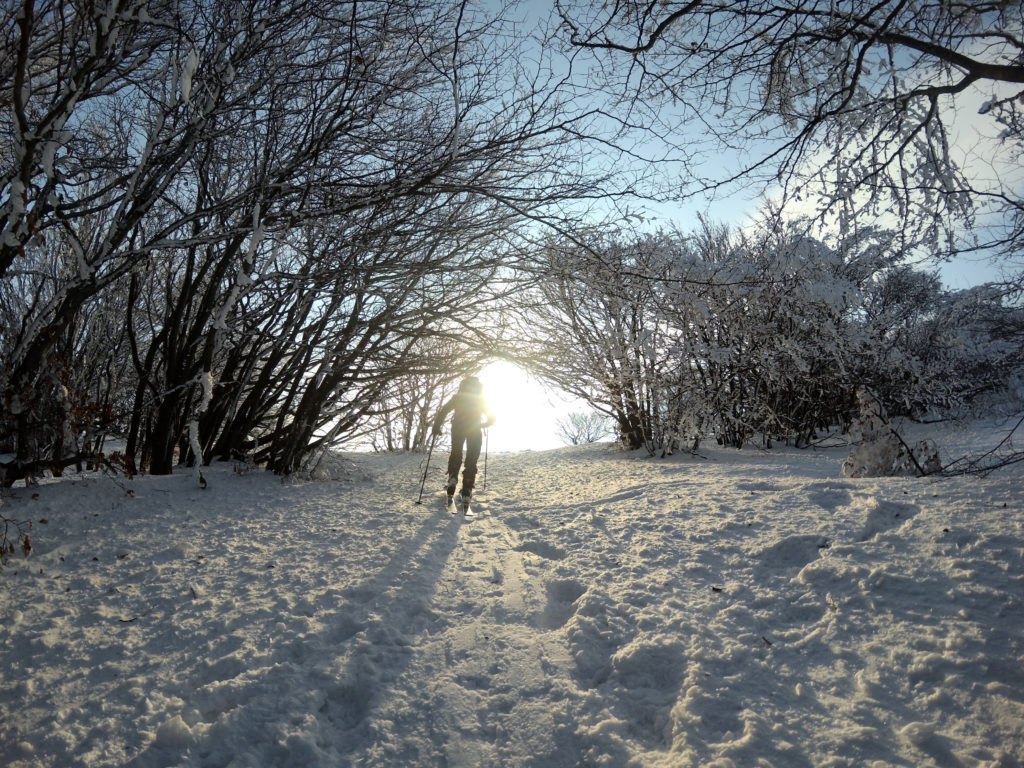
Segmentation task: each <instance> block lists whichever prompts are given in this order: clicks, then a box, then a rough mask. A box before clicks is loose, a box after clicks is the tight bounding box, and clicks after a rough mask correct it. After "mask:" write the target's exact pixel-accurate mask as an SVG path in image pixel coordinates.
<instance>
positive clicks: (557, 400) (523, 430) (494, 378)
mask: <svg viewBox="0 0 1024 768" xmlns="http://www.w3.org/2000/svg"><path fill="white" fill-rule="evenodd" d="M479 376H480V380H481V381H482V382H483V385H484V397H485V398H486V399H487V404H488V405H489V406H490V408H491V410H492V411H493V412H494V415H495V416H496V417H497V421H496V422H495V424H494V426H493V427H491V429H490V430H489V435H488V450H491V451H495V452H497V451H527V450H535V451H536V450H546V449H549V448H557V447H559V446H561V445H563V443H562V440H561V439H560V438H559V437H558V433H557V427H556V422H557V420H558V419H560V418H562V417H563V416H564V415H565V414H566V413H568V412H569V411H570V410H572V404H571V402H570V401H569V400H568V399H567V398H564V397H560V396H558V395H556V394H555V393H553V392H550V391H548V390H546V389H545V388H544V387H543V386H542V385H541V384H540V383H539V382H537V380H536V379H534V378H533V377H531V376H530V375H529V374H528V373H527V372H526V371H524V370H523V369H522V368H520V367H519V366H517V365H513V364H512V363H508V362H504V361H499V362H496V363H491V364H490V365H488V366H487V367H486V368H484V369H483V370H482V371H481V372H480V374H479Z"/></svg>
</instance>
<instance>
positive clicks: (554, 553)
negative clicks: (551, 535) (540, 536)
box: [516, 541, 566, 560]
mask: <svg viewBox="0 0 1024 768" xmlns="http://www.w3.org/2000/svg"><path fill="white" fill-rule="evenodd" d="M516 552H531V553H532V554H534V555H537V556H538V557H543V558H545V559H546V560H564V559H565V555H566V553H565V550H564V549H561V548H559V547H556V546H554V545H553V544H548V543H547V542H546V541H524V542H523V543H522V544H520V545H519V546H518V547H516Z"/></svg>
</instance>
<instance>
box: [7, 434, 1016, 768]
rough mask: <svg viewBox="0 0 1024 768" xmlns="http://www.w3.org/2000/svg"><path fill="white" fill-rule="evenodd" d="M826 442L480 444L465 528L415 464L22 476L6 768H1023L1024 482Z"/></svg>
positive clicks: (378, 459) (376, 461) (13, 572)
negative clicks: (35, 479) (686, 451)
mask: <svg viewBox="0 0 1024 768" xmlns="http://www.w3.org/2000/svg"><path fill="white" fill-rule="evenodd" d="M979 434H980V433H979V432H978V431H971V432H957V431H955V430H948V429H947V430H946V432H945V434H944V435H943V436H941V437H940V444H941V445H942V447H943V449H944V459H946V460H948V458H949V457H950V456H951V455H955V454H956V453H957V452H958V451H960V450H963V449H964V446H965V445H966V444H967V442H968V441H970V440H974V439H976V438H978V437H979ZM979 444H981V443H979ZM845 456H846V450H845V449H842V448H833V449H828V450H815V451H797V450H792V449H785V448H780V449H776V450H774V451H771V452H755V451H751V450H744V451H740V452H737V451H733V450H725V449H718V448H707V449H706V450H705V451H704V457H703V458H694V457H690V456H686V457H677V458H673V459H668V460H658V459H649V458H646V457H643V456H640V455H638V454H623V453H618V452H616V451H614V450H613V449H611V448H610V447H607V446H588V447H581V448H566V449H560V450H554V451H545V452H535V453H515V454H499V455H491V456H490V457H489V462H488V478H487V488H486V490H483V491H481V492H480V494H479V501H478V506H479V508H480V510H481V512H482V515H481V516H480V517H479V518H477V519H475V520H472V521H466V520H463V519H461V518H453V517H451V516H449V515H448V514H446V513H445V512H444V510H443V503H442V497H441V496H440V495H439V493H438V492H436V489H437V488H438V486H439V485H440V483H441V472H442V471H443V469H442V465H443V457H442V458H439V457H438V456H437V454H436V453H435V456H434V460H433V464H432V467H431V474H430V480H429V481H428V482H429V485H428V488H430V489H431V490H430V493H429V494H428V495H426V496H425V502H426V503H425V504H424V505H420V506H418V505H416V504H415V503H414V501H415V499H416V496H417V492H418V490H419V480H420V476H421V473H422V471H423V460H424V457H423V456H422V455H403V456H386V455H354V456H350V457H349V459H350V460H351V461H352V462H354V465H355V470H354V471H353V472H352V473H351V479H348V480H345V481H326V482H296V481H291V482H287V483H282V482H281V481H280V479H278V478H275V477H273V476H270V475H268V474H265V473H261V472H256V473H250V474H244V475H240V474H235V473H234V472H233V468H232V466H230V465H224V466H219V467H214V468H211V469H210V470H208V471H206V472H205V474H206V476H207V479H208V481H209V487H208V488H206V489H205V490H202V489H200V488H198V487H197V486H196V485H195V483H194V481H193V479H192V477H191V475H190V474H189V473H187V472H183V473H182V474H180V475H175V476H172V477H139V478H136V479H135V480H132V481H128V480H125V479H124V478H118V479H117V480H116V481H115V480H112V479H110V478H108V477H104V476H96V475H91V476H85V477H77V478H70V479H67V480H65V481H63V482H59V483H51V484H43V485H40V486H37V487H29V488H18V489H12V490H10V491H7V492H5V494H4V495H5V499H4V505H3V507H2V513H3V514H4V515H5V516H6V517H8V518H14V519H20V520H28V519H31V520H33V521H35V528H34V530H33V532H32V536H33V543H34V546H35V552H34V554H33V556H32V557H31V559H29V560H28V561H27V562H26V561H22V560H20V559H18V560H12V561H11V562H10V563H9V565H8V567H7V568H6V569H5V570H4V571H3V572H2V573H0V585H2V590H3V591H2V594H3V602H2V604H0V620H2V623H0V764H2V765H4V766H7V767H8V768H29V767H31V768H36V767H37V766H43V767H45V768H55V767H60V766H89V767H90V768H92V767H98V766H132V767H133V768H143V767H145V768H150V767H155V766H203V767H204V768H213V766H225V767H227V766H230V767H231V768H261V767H263V766H268V767H270V766H273V767H278V766H297V767H298V766H301V767H302V768H310V767H311V766H324V767H327V766H330V767H331V768H336V767H337V766H375V767H380V766H403V767H408V766H432V767H433V766H474V767H475V766H537V767H540V766H577V765H581V766H616V767H618V766H644V767H645V768H647V767H654V766H703V765H706V766H717V767H718V768H723V767H724V766H737V767H738V768H739V767H743V768H746V767H747V766H777V767H780V768H781V767H783V766H785V767H786V768H791V767H793V766H814V767H815V768H819V767H821V766H858V767H859V766H943V767H945V766H999V767H1000V768H1009V767H1010V766H1020V765H1022V763H1024V503H1022V502H1024V498H1022V497H1024V483H1022V481H1021V474H1020V469H1019V468H1017V469H1008V470H1004V471H1002V472H1000V473H997V474H994V475H992V476H989V477H988V478H984V479H978V478H958V479H948V480H921V479H911V478H884V479H842V478H840V476H839V470H840V465H841V464H842V461H843V459H844V458H845ZM129 491H130V493H129Z"/></svg>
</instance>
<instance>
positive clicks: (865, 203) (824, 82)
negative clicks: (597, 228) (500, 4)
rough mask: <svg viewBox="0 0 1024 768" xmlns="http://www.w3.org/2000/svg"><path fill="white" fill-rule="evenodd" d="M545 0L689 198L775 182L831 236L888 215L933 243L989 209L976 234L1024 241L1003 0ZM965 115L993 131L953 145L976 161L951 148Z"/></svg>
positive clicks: (1023, 61) (1023, 53) (1019, 22)
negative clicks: (662, 153)
mask: <svg viewBox="0 0 1024 768" xmlns="http://www.w3.org/2000/svg"><path fill="white" fill-rule="evenodd" d="M557 5H558V8H559V14H560V16H561V19H562V22H563V30H564V33H565V38H566V40H567V41H568V43H569V44H570V45H572V46H575V47H578V48H581V49H586V50H589V51H591V52H593V53H594V54H595V55H596V56H598V57H599V60H600V64H601V69H600V71H601V73H602V74H603V75H604V76H605V83H604V85H605V88H606V90H607V92H608V93H610V94H611V95H612V96H613V97H614V98H615V99H616V100H617V103H616V104H615V105H613V106H614V108H615V109H617V110H618V114H619V115H621V116H623V118H622V119H623V121H624V124H625V123H626V122H627V121H628V123H629V124H630V125H633V126H640V127H642V128H644V129H646V130H647V131H649V132H653V133H654V134H656V135H657V136H658V138H660V139H661V140H663V141H666V142H669V143H670V144H671V145H672V148H673V159H675V160H677V161H679V162H681V163H682V164H683V166H684V170H683V173H682V178H683V183H684V184H685V185H686V187H687V190H686V191H687V192H688V193H690V194H695V193H698V192H707V191H714V190H720V189H723V188H725V187H730V188H731V187H735V185H736V184H737V183H743V184H749V183H750V182H751V181H752V180H753V181H759V182H763V184H764V185H765V188H770V187H771V186H772V185H774V184H776V183H778V184H779V185H780V187H781V191H782V193H783V197H784V199H785V200H787V201H790V202H796V203H800V202H801V201H802V200H803V201H804V204H806V203H807V202H808V201H809V202H810V203H812V204H814V205H816V206H817V207H818V213H819V214H820V215H821V216H823V217H834V219H833V221H836V222H837V223H838V224H839V226H840V227H842V228H843V230H844V231H848V230H849V228H852V227H853V226H855V225H856V224H857V220H858V215H867V216H869V217H875V216H878V215H880V214H883V213H884V214H894V215H897V216H899V217H900V219H901V232H902V233H903V235H904V237H905V242H906V244H907V245H913V244H915V243H916V242H919V241H920V240H921V239H924V240H925V241H926V242H927V243H929V245H930V250H931V251H932V252H933V253H934V252H945V253H949V252H950V251H952V250H955V249H956V248H957V247H963V244H962V243H960V244H958V243H955V242H953V239H952V238H953V234H954V232H953V230H954V226H955V225H956V224H960V225H966V226H970V225H972V224H973V223H975V216H976V215H979V214H981V213H982V212H984V211H985V210H995V211H996V212H997V213H998V219H997V220H996V222H994V223H993V222H991V221H989V222H987V223H988V224H990V225H991V228H990V229H986V230H985V231H984V232H983V233H981V237H982V239H983V240H986V242H985V243H984V244H986V245H989V246H991V245H1002V246H1004V247H1005V250H1006V252H1007V253H1010V254H1013V253H1014V252H1015V251H1017V250H1019V247H1020V245H1021V244H1022V243H1024V201H1022V199H1021V195H1020V186H1019V184H1020V175H1019V169H1020V162H1019V161H1020V158H1021V156H1022V150H1024V120H1022V117H1024V115H1022V111H1021V110H1022V109H1024V106H1022V105H1024V101H1022V99H1021V96H1022V92H1021V90H1020V87H1021V85H1022V84H1024V35H1022V32H1024V9H1022V6H1021V4H1020V3H1005V2H969V3H952V4H951V3H947V2H937V1H935V2H931V1H929V2H915V3H907V2H903V0H883V2H868V1H867V0H852V1H851V2H841V3H836V2H829V1H827V0H810V2H807V1H805V0H784V1H783V2H775V3H765V2H761V1H760V0H740V1H739V2H732V3H722V2H718V1H717V0H686V1H679V2H676V1H675V0H669V1H667V2H665V1H663V0H657V1H656V2H655V1H654V0H650V1H648V0H625V1H624V2H616V3H613V4H592V3H583V2H573V1H572V0H559V2H558V4H557ZM971 113H979V114H980V115H981V116H980V117H979V116H978V115H977V114H976V115H975V116H974V119H975V121H983V122H984V123H986V124H987V125H988V126H989V127H990V128H991V130H990V136H992V140H990V141H987V142H983V141H979V142H977V146H972V147H969V149H970V150H972V151H974V152H975V153H977V155H978V156H977V157H975V158H973V159H972V160H973V161H980V162H981V164H982V165H983V166H985V167H981V168H974V169H968V168H967V167H966V164H965V160H964V157H963V155H961V154H958V153H957V152H956V151H955V148H954V147H953V146H952V143H953V134H954V132H955V126H954V121H955V120H957V119H960V120H961V121H963V120H965V119H966V118H967V117H968V116H969V115H971ZM997 133H998V137H996V136H995V135H994V134H997ZM993 179H994V181H993Z"/></svg>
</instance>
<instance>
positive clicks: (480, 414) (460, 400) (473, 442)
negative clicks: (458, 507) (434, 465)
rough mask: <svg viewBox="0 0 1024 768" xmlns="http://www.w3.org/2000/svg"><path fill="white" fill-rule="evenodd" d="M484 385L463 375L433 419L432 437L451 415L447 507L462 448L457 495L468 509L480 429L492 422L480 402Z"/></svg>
mask: <svg viewBox="0 0 1024 768" xmlns="http://www.w3.org/2000/svg"><path fill="white" fill-rule="evenodd" d="M483 393H484V385H483V383H482V382H481V381H480V379H478V378H477V377H476V376H467V377H466V378H465V379H463V380H462V383H461V384H459V391H458V392H456V393H455V394H454V395H453V396H452V398H451V399H450V400H449V401H448V402H447V403H445V404H444V406H442V407H441V410H440V411H438V412H437V416H435V417H434V436H435V437H437V436H438V435H440V434H441V429H442V424H443V423H444V418H445V416H447V415H448V414H449V413H451V412H453V411H454V413H453V415H452V452H451V454H449V456H448V481H447V482H446V483H445V492H446V493H447V494H448V504H449V505H451V503H452V501H453V500H454V496H455V486H456V485H457V484H458V482H459V468H460V467H461V466H462V449H463V445H465V449H466V467H465V470H464V471H463V473H462V490H461V491H460V492H459V496H460V497H461V500H462V505H463V506H464V507H468V506H469V499H470V497H471V496H472V495H473V486H474V484H475V483H476V463H477V460H478V459H479V458H480V447H481V445H482V444H483V436H482V434H481V429H486V428H487V427H489V426H491V424H493V423H494V414H493V413H491V411H490V409H489V408H488V407H487V401H486V400H485V399H484V394H483Z"/></svg>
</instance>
